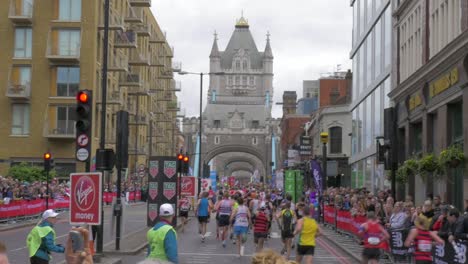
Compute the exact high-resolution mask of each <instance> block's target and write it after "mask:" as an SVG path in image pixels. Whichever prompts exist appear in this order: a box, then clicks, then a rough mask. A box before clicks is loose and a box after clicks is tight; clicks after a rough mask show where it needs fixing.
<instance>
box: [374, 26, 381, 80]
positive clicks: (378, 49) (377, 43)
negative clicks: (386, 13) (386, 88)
mask: <svg viewBox="0 0 468 264" xmlns="http://www.w3.org/2000/svg"><path fill="white" fill-rule="evenodd" d="M381 21H382V19H379V21H378V22H377V24H376V25H375V28H374V31H375V37H374V41H375V42H374V58H375V61H374V63H375V64H374V71H375V78H376V79H377V77H378V76H379V75H380V69H381V68H382V59H381V58H380V57H381V56H382V23H381Z"/></svg>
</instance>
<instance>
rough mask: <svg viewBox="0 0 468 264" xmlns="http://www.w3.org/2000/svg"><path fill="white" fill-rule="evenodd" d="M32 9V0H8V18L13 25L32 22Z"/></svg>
mask: <svg viewBox="0 0 468 264" xmlns="http://www.w3.org/2000/svg"><path fill="white" fill-rule="evenodd" d="M4 1H5V0H4ZM33 10H34V0H10V10H9V12H8V18H9V19H10V20H11V22H13V24H15V25H30V24H32V17H33Z"/></svg>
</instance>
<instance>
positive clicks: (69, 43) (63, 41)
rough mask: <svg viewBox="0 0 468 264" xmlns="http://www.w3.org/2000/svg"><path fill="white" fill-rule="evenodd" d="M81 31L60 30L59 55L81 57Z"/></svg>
mask: <svg viewBox="0 0 468 264" xmlns="http://www.w3.org/2000/svg"><path fill="white" fill-rule="evenodd" d="M80 34H81V32H80V30H59V32H58V41H59V43H58V52H59V55H64V56H74V55H80V44H81V43H80Z"/></svg>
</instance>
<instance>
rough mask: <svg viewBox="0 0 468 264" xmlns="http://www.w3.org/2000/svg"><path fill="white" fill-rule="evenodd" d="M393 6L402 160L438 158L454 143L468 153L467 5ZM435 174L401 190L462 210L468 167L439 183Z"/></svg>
mask: <svg viewBox="0 0 468 264" xmlns="http://www.w3.org/2000/svg"><path fill="white" fill-rule="evenodd" d="M393 8H394V28H393V32H394V33H393V35H394V36H397V38H396V39H395V41H394V46H393V55H394V59H395V62H396V63H394V66H393V74H392V79H393V82H392V83H393V85H392V86H393V89H392V92H391V94H390V95H391V97H392V99H393V101H394V102H395V113H396V123H397V124H396V125H397V138H398V143H399V145H398V149H399V151H398V162H399V163H400V164H401V163H402V162H403V161H404V160H406V159H409V158H414V157H422V156H425V155H427V154H434V155H435V156H438V155H439V154H440V153H441V152H442V151H443V150H445V149H447V148H448V147H450V146H452V145H459V146H461V147H462V148H463V150H464V153H465V156H466V155H468V144H467V142H468V134H467V131H468V115H467V114H466V113H468V89H466V87H468V50H467V49H466V47H467V46H468V2H467V1H462V0H452V1H421V0H418V1H399V2H396V3H394V4H393ZM465 167H466V166H465ZM432 176H434V175H431V177H428V178H427V179H426V180H423V179H422V177H420V176H419V175H417V176H412V177H409V179H408V183H407V184H405V185H403V184H401V185H400V187H401V188H400V190H401V191H402V192H403V191H406V192H407V193H409V194H411V195H413V196H414V197H415V200H416V201H417V202H421V201H423V200H424V199H425V198H426V197H427V196H429V195H431V194H433V195H441V196H442V198H443V200H444V201H447V202H448V203H451V204H454V205H456V206H457V207H458V208H459V209H462V208H463V199H467V198H468V192H467V190H468V173H466V169H464V168H463V166H459V167H456V168H450V169H448V170H447V171H446V172H445V173H444V174H443V175H442V177H441V178H440V179H438V180H434V178H436V179H437V178H439V177H432ZM404 187H406V188H404Z"/></svg>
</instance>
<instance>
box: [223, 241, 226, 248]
mask: <svg viewBox="0 0 468 264" xmlns="http://www.w3.org/2000/svg"><path fill="white" fill-rule="evenodd" d="M225 247H226V240H223V248H225Z"/></svg>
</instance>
